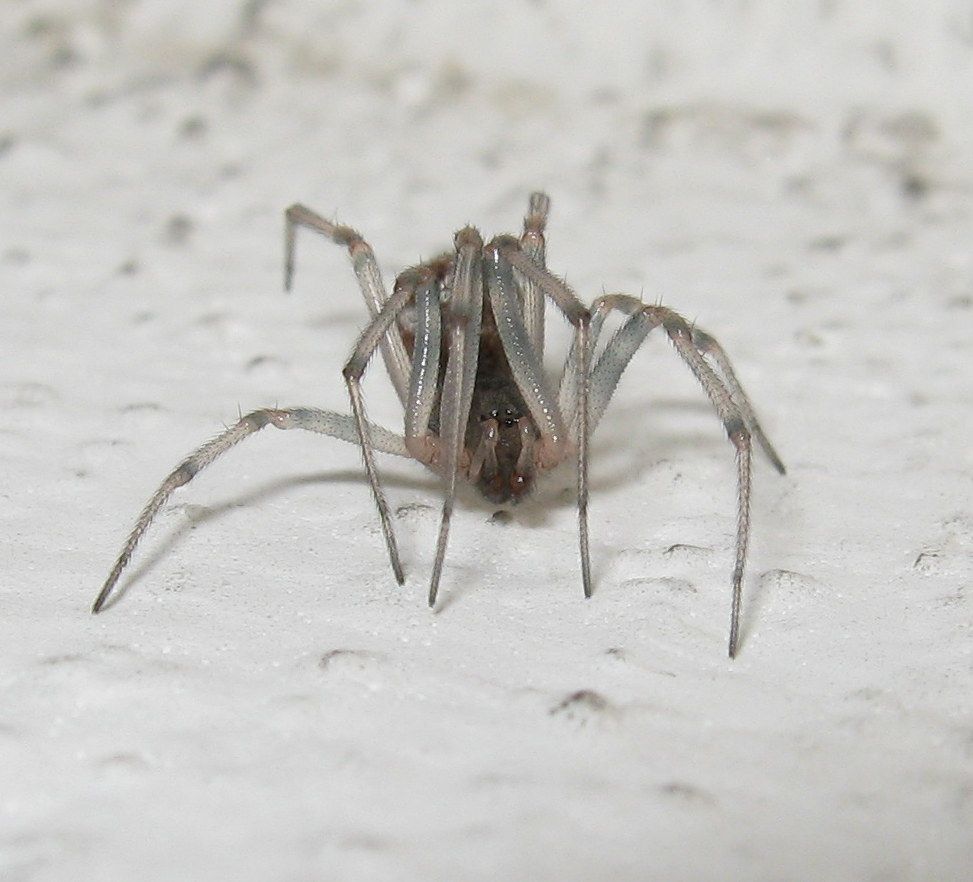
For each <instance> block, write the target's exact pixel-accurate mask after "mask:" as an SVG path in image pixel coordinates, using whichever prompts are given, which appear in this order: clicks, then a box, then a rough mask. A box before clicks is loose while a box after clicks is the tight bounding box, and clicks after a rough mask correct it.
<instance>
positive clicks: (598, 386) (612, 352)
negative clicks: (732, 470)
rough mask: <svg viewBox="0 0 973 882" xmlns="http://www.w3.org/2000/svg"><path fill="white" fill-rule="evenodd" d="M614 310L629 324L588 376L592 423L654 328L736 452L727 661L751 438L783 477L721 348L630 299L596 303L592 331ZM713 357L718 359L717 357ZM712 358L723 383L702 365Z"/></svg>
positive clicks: (671, 315)
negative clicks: (700, 392) (664, 338)
mask: <svg viewBox="0 0 973 882" xmlns="http://www.w3.org/2000/svg"><path fill="white" fill-rule="evenodd" d="M612 309H617V310H619V311H621V312H623V313H625V314H626V315H628V316H629V318H628V319H627V320H626V321H625V323H624V324H623V325H622V327H621V328H619V330H618V331H617V332H616V333H615V335H614V337H612V339H611V340H610V341H609V342H608V345H607V346H606V347H605V349H604V351H603V352H602V354H601V357H600V358H599V359H598V362H597V363H596V364H595V366H594V368H593V369H592V371H591V423H592V426H595V425H597V423H598V421H599V420H600V419H601V417H602V415H603V413H604V411H605V408H606V407H607V405H608V402H609V400H610V399H611V396H612V394H613V393H614V391H615V388H616V387H617V385H618V381H619V378H620V377H621V375H622V372H623V371H624V370H625V368H626V367H627V366H628V364H629V362H630V361H631V359H632V356H633V355H634V354H635V352H636V351H637V350H638V348H639V347H640V346H641V344H642V342H643V341H644V340H645V338H646V337H647V336H648V334H649V332H651V331H652V330H653V329H654V328H657V327H660V326H661V327H662V328H663V329H664V330H665V331H666V333H667V334H668V336H669V339H670V341H671V342H672V344H673V346H674V347H675V349H676V351H677V352H678V353H679V355H680V356H681V357H682V359H683V361H684V362H685V363H686V365H687V366H688V367H689V369H690V370H691V371H692V372H693V375H694V376H695V377H696V379H697V380H698V381H699V384H700V385H701V386H702V387H703V390H704V391H705V392H706V394H707V396H708V397H709V399H710V401H711V402H712V404H713V406H714V408H715V409H716V412H717V414H718V415H719V417H720V419H721V420H722V421H723V425H724V428H725V429H726V433H727V436H728V437H729V439H730V441H731V442H732V443H733V445H734V447H735V448H736V461H737V529H736V553H735V559H734V566H733V575H732V579H731V584H732V590H733V600H732V607H731V611H730V638H729V647H728V649H729V655H730V658H733V657H734V656H735V655H736V651H737V645H738V642H739V633H740V608H741V603H742V596H743V572H744V567H745V564H746V558H747V548H748V545H749V541H750V492H751V459H752V453H751V451H752V442H751V436H755V437H757V438H758V441H760V439H761V438H763V439H764V440H763V441H760V443H761V446H762V447H763V449H764V451H765V452H766V453H767V455H768V458H769V459H770V460H771V462H772V463H773V464H774V466H775V467H777V468H778V470H779V471H781V472H783V463H781V461H780V459H779V457H778V456H777V454H776V452H775V451H774V450H773V448H772V447H771V446H770V443H769V442H768V441H766V436H764V434H763V430H762V429H761V428H760V425H759V423H758V422H757V419H756V415H755V413H754V411H753V407H752V405H751V404H750V400H749V398H748V397H747V396H746V395H745V394H744V392H743V389H742V387H741V386H740V383H739V381H738V380H737V378H736V374H735V373H734V372H733V369H732V367H731V366H730V362H729V360H728V359H727V358H726V355H725V353H724V352H723V350H722V348H720V347H719V345H718V344H717V343H716V341H715V340H714V339H713V338H712V337H710V336H709V335H708V334H706V333H705V332H702V331H698V330H697V329H694V328H693V327H691V326H690V325H689V323H688V322H687V321H686V320H685V319H683V318H682V317H681V316H680V315H679V314H678V313H676V312H674V311H673V310H671V309H668V308H666V307H664V306H650V305H646V304H643V303H642V302H641V301H640V300H638V299H637V298H635V297H630V296H628V295H624V294H613V295H608V296H605V297H600V298H598V300H596V301H595V304H594V308H593V312H594V318H593V320H592V325H593V327H595V328H596V331H597V332H599V333H600V330H601V327H602V323H603V322H604V318H605V316H606V315H607V314H608V313H609V312H610V311H611V310H612ZM717 353H718V355H717ZM705 354H711V355H713V357H714V360H716V361H717V365H718V367H719V368H720V370H721V371H722V373H723V377H721V376H720V375H719V373H717V371H716V370H714V369H713V367H712V366H711V365H710V363H709V362H708V361H707V360H706V358H705Z"/></svg>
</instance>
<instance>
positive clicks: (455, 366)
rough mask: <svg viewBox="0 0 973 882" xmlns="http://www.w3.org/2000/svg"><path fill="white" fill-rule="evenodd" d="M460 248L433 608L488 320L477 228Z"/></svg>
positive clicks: (459, 237) (445, 396) (451, 309)
mask: <svg viewBox="0 0 973 882" xmlns="http://www.w3.org/2000/svg"><path fill="white" fill-rule="evenodd" d="M455 246H456V263H455V270H454V273H453V287H452V292H451V294H450V298H449V305H448V311H447V326H446V335H447V338H446V339H447V348H448V353H449V358H448V360H447V362H446V374H445V376H444V377H443V387H442V392H441V397H440V409H439V434H440V439H441V443H442V444H443V447H444V449H445V453H446V460H445V463H443V474H444V476H445V478H446V492H445V494H444V496H445V498H444V499H443V511H442V518H441V519H440V522H439V537H438V539H437V541H436V559H435V561H434V563H433V568H432V576H431V577H430V580H429V605H430V606H434V605H435V603H436V595H437V594H438V592H439V581H440V579H441V577H442V572H443V562H444V561H445V559H446V544H447V542H448V541H449V525H450V521H451V520H452V516H453V506H454V504H455V500H456V477H457V473H458V471H459V468H460V465H461V463H460V453H461V452H462V450H463V442H464V435H465V431H466V423H467V420H468V419H469V415H470V405H471V402H472V399H473V386H474V381H475V378H476V366H477V358H478V356H479V351H480V327H481V322H482V317H483V283H482V276H483V272H482V253H483V240H482V239H481V238H480V234H479V233H478V232H477V231H476V230H475V229H473V228H472V227H466V228H465V229H463V230H460V231H459V232H458V233H457V234H456V237H455ZM417 341H418V338H417Z"/></svg>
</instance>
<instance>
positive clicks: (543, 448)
mask: <svg viewBox="0 0 973 882" xmlns="http://www.w3.org/2000/svg"><path fill="white" fill-rule="evenodd" d="M549 206H550V200H549V199H548V197H547V196H546V195H545V194H543V193H534V194H532V195H531V197H530V202H529V206H528V210H527V216H526V218H525V219H524V232H523V235H522V236H521V237H520V239H519V240H518V239H516V238H515V237H513V236H497V237H496V238H494V239H493V240H492V241H490V242H489V243H488V244H486V245H484V243H483V239H482V238H481V237H480V234H479V233H478V232H477V230H475V229H474V228H473V227H465V228H464V229H462V230H460V231H459V232H458V233H456V235H455V238H454V249H453V251H451V252H447V253H445V254H443V255H441V256H440V257H437V258H435V259H434V260H430V261H427V262H425V263H422V264H420V265H418V266H416V267H412V268H410V269H406V270H404V271H403V272H402V273H400V274H399V276H398V278H397V279H396V280H395V287H394V288H393V289H392V294H391V296H388V295H387V293H386V289H385V286H384V284H383V283H382V278H381V274H380V272H379V268H378V264H377V262H376V260H375V256H374V253H373V252H372V249H371V247H370V246H369V245H368V243H367V242H366V241H365V240H364V239H363V238H362V237H361V235H360V234H359V233H357V232H356V231H355V230H353V229H351V228H349V227H345V226H340V225H338V224H335V223H332V222H331V221H328V220H325V219H324V218H323V217H321V216H320V215H318V214H315V213H314V212H313V211H311V210H310V209H308V208H305V207H304V206H303V205H292V206H291V207H290V208H289V209H287V213H286V234H285V243H286V264H285V287H287V288H288V289H289V288H290V285H291V279H292V277H293V271H294V245H295V237H296V232H297V228H298V227H307V228H309V229H311V230H314V231H315V232H318V233H321V234H322V235H324V236H326V237H328V238H329V239H331V241H333V242H335V243H336V244H338V245H343V246H345V247H346V248H347V249H348V251H349V253H350V255H351V259H352V263H353V266H354V271H355V275H356V276H357V277H358V283H359V285H360V287H361V291H362V294H363V295H364V298H365V303H366V304H367V306H368V309H369V312H370V313H371V316H372V317H371V321H370V322H369V323H368V326H367V327H366V328H365V330H364V331H363V332H362V333H361V336H360V337H359V338H358V342H357V343H356V344H355V347H354V349H353V350H352V353H351V357H350V358H349V359H348V362H347V363H346V364H345V367H344V371H343V374H344V378H345V383H346V384H347V387H348V394H349V396H350V398H351V409H352V412H351V414H342V413H335V412H333V411H326V410H319V409H317V408H309V407H292V408H285V409H280V408H264V409H261V410H255V411H253V412H252V413H249V414H247V415H246V416H244V417H241V418H240V420H239V421H238V422H237V423H236V424H235V425H233V426H231V427H230V428H228V429H226V430H225V431H224V432H223V433H222V434H220V435H217V436H216V437H215V438H213V439H212V440H211V441H208V442H207V443H205V444H203V445H202V446H201V447H200V448H198V449H197V450H195V451H194V452H193V453H191V454H190V455H189V456H188V457H187V458H186V459H184V460H183V461H182V462H181V463H180V464H179V465H178V466H177V467H176V468H175V469H174V470H173V471H172V472H171V473H170V475H169V476H168V477H167V478H166V479H165V481H163V483H162V486H160V487H159V489H158V490H156V492H155V494H154V495H153V496H152V498H151V499H150V500H149V502H148V504H147V505H146V506H145V508H144V509H143V510H142V512H141V514H140V515H139V517H138V520H137V521H136V523H135V527H134V529H133V530H132V532H131V534H130V535H129V537H128V539H127V540H126V542H125V544H124V546H123V547H122V550H121V553H120V554H119V555H118V559H117V560H116V561H115V565H114V567H113V568H112V571H111V573H110V575H109V576H108V579H107V581H106V582H105V584H104V587H103V588H102V589H101V592H100V593H99V594H98V598H97V600H95V603H94V607H93V608H92V612H98V611H99V610H100V609H101V608H102V607H103V606H104V605H105V603H106V602H107V600H108V598H109V597H110V596H111V594H112V591H113V590H114V588H115V585H116V583H117V582H118V579H119V576H120V575H121V573H122V571H123V570H124V569H125V567H126V565H127V564H128V562H129V560H130V558H131V556H132V553H133V552H134V550H135V547H136V545H138V543H139V540H140V539H141V538H142V535H143V534H144V533H145V531H146V529H147V528H148V526H149V525H150V524H151V523H152V520H153V519H154V518H155V516H156V514H158V512H159V509H160V508H162V506H163V505H164V504H165V502H166V500H167V499H168V498H169V496H170V495H171V494H172V492H173V491H174V490H175V489H176V488H177V487H181V486H182V485H183V484H186V483H188V482H189V481H190V480H192V478H193V477H195V475H196V474H197V473H198V472H199V471H200V470H201V469H203V468H205V467H206V466H208V465H210V464H211V463H212V462H213V461H214V460H216V459H217V458H218V457H220V456H222V455H223V454H224V453H226V452H227V451H228V450H229V449H230V448H231V447H233V446H234V445H236V444H238V443H239V442H240V441H242V440H243V439H244V438H247V437H249V436H250V435H252V434H253V433H254V432H257V431H259V430H260V429H262V428H263V427H264V426H267V425H273V426H276V427H277V428H278V429H306V430H307V431H310V432H317V433H319V434H322V435H330V436H331V437H333V438H339V439H341V440H343V441H350V442H351V443H353V444H358V445H359V446H360V447H361V450H362V454H363V458H364V462H365V471H366V473H367V475H368V481H369V484H370V485H371V489H372V495H373V496H374V498H375V503H376V505H377V507H378V514H379V518H380V519H381V523H382V531H383V533H384V535H385V544H386V547H387V548H388V554H389V559H390V560H391V564H392V571H393V573H394V574H395V578H396V580H397V581H398V582H399V584H402V583H403V582H404V580H405V577H404V575H403V571H402V564H401V562H400V560H399V552H398V548H397V546H396V542H395V535H394V533H393V530H392V519H391V515H390V512H389V505H388V502H387V501H386V499H385V494H384V492H383V491H382V485H381V482H380V480H379V477H378V471H377V469H376V466H375V455H374V452H375V451H376V450H378V451H382V452H384V453H394V454H397V455H398V456H405V457H409V458H412V459H415V460H418V461H419V462H421V463H422V464H423V465H426V466H428V467H429V468H431V469H432V470H433V471H435V472H437V473H438V474H439V475H441V476H442V477H443V481H444V485H445V488H444V489H445V501H444V503H443V510H442V518H441V521H440V529H439V539H438V544H437V548H436V557H435V561H434V564H433V569H432V577H431V579H430V583H429V605H430V606H433V605H435V602H436V594H437V591H438V589H439V581H440V576H441V575H442V569H443V562H444V560H445V557H446V543H447V539H448V536H449V524H450V518H451V515H452V511H453V504H454V499H455V496H456V484H457V481H458V480H463V481H468V482H470V483H472V484H475V485H476V487H477V489H478V490H479V491H480V492H481V493H482V494H483V495H484V496H485V497H486V498H487V499H489V500H490V501H492V502H495V503H505V502H516V501H517V500H518V499H520V498H521V497H522V496H524V494H526V493H527V492H528V491H529V490H530V489H531V487H532V486H533V483H534V478H535V476H536V475H537V474H540V473H543V472H546V471H549V470H550V469H552V468H554V467H555V466H557V465H559V464H561V463H562V462H564V461H565V460H566V459H568V458H570V457H574V458H576V459H577V481H578V491H577V492H578V497H577V498H578V522H579V533H580V545H581V581H582V584H583V587H584V593H585V596H586V597H590V596H591V566H590V562H589V555H588V515H587V510H588V482H587V473H588V441H589V437H590V435H591V433H592V431H594V429H595V427H596V426H597V425H598V423H599V422H600V420H601V417H602V414H603V413H604V411H605V408H606V406H607V405H608V402H609V400H610V399H611V397H612V394H613V393H614V391H615V387H616V386H617V384H618V381H619V378H620V377H621V374H622V372H623V371H624V370H625V368H626V367H627V366H628V363H629V361H630V360H631V358H632V356H633V355H634V354H635V352H636V350H637V349H638V348H639V346H641V344H642V341H643V340H645V338H646V336H647V335H648V333H649V332H650V331H651V330H652V329H653V328H656V327H660V326H661V327H662V328H663V329H664V330H665V332H666V333H667V334H668V336H669V339H670V340H671V341H672V344H673V346H674V347H675V349H676V351H677V352H678V353H679V355H680V356H682V359H683V361H685V363H686V364H687V365H688V367H689V369H690V370H691V371H692V372H693V374H694V375H695V376H696V379H697V380H698V381H699V383H700V385H701V386H702V387H703V389H704V391H705V392H706V394H707V395H708V396H709V398H710V401H711V402H712V403H713V406H714V407H715V408H716V411H717V413H718V414H719V417H720V419H721V420H722V421H723V426H724V428H725V430H726V433H727V435H728V436H729V438H730V441H732V442H733V445H734V447H735V448H736V462H737V528H736V556H735V562H734V566H733V576H732V587H733V600H732V607H731V616H730V639H729V654H730V657H731V658H732V657H733V656H734V655H735V654H736V650H737V644H738V635H739V625H740V602H741V593H742V582H743V569H744V563H745V560H746V554H747V543H748V540H749V535H750V481H751V478H750V464H751V438H756V440H757V442H758V443H759V445H760V446H761V448H763V450H764V452H765V453H766V455H767V457H768V458H769V459H770V461H771V462H772V463H773V465H774V466H775V468H776V469H777V471H779V472H781V473H782V474H783V472H784V465H783V463H782V462H781V460H780V458H779V457H778V456H777V454H776V453H775V452H774V449H773V447H771V445H770V442H769V441H768V440H767V437H766V436H765V435H764V433H763V431H762V429H761V428H760V424H759V423H758V422H757V417H756V415H755V413H754V410H753V407H752V406H751V404H750V400H749V398H747V396H746V394H745V393H744V391H743V389H742V387H741V386H740V383H739V381H738V380H737V377H736V374H735V373H734V371H733V368H732V367H731V365H730V362H729V359H728V358H727V357H726V355H725V353H724V352H723V349H722V348H721V347H720V345H719V344H718V343H717V342H716V341H715V340H714V339H713V338H712V337H711V336H710V335H709V334H707V333H706V332H705V331H702V330H700V329H699V328H696V327H694V326H692V325H691V324H689V323H688V322H687V321H686V320H685V319H683V318H682V317H681V316H679V315H678V314H677V313H675V312H673V311H672V310H671V309H668V308H667V307H664V306H658V305H655V306H652V305H648V304H645V303H642V302H641V301H640V300H638V299H636V298H635V297H630V296H628V295H625V294H611V295H606V296H602V297H599V298H598V299H597V300H595V301H594V303H593V304H592V306H591V309H590V310H589V309H588V308H587V307H585V305H584V304H583V303H582V302H581V301H580V300H579V299H578V298H577V296H575V294H574V292H573V291H572V290H571V289H570V288H569V287H568V286H567V284H565V283H564V282H563V281H562V280H561V279H559V278H557V277H556V276H554V275H552V274H551V273H550V272H549V271H548V270H547V268H546V266H545V259H544V251H545V242H544V229H545V226H546V224H547V214H548V209H549ZM545 297H548V298H550V299H551V301H552V302H553V303H554V305H555V306H556V307H557V309H559V310H560V311H561V312H562V313H563V314H564V316H565V318H566V319H567V320H568V321H569V322H570V323H571V324H572V325H573V327H574V338H573V342H572V345H571V348H570V351H569V354H568V357H567V361H566V363H565V366H564V371H563V373H562V375H561V379H560V381H559V383H558V391H557V393H556V394H555V391H554V384H553V383H552V382H551V380H550V378H548V377H547V376H546V374H545V371H544V367H543V362H544V303H545ZM613 310H618V311H619V312H620V313H622V314H623V316H624V317H625V318H624V320H623V323H622V324H621V326H620V327H619V328H618V330H617V331H616V332H615V333H614V335H613V336H612V337H611V338H610V339H609V340H608V341H607V343H606V344H605V345H604V347H603V348H602V350H601V353H600V355H599V356H598V358H597V359H596V360H595V359H593V355H592V353H594V352H595V350H596V347H597V344H598V340H599V337H600V335H601V333H602V329H603V326H604V322H605V319H606V318H607V316H608V315H609V314H610V313H611V312H612V311H613ZM376 349H378V350H380V351H381V353H382V357H383V359H384V360H385V366H386V368H387V369H388V373H389V377H390V378H391V381H392V385H393V386H394V387H395V391H396V393H397V394H398V396H399V400H400V401H401V402H402V406H403V408H404V409H405V427H404V433H403V435H396V434H395V433H393V432H390V431H389V430H387V429H385V428H382V427H381V426H378V425H375V424H374V423H371V422H369V421H368V420H367V419H366V418H365V408H364V403H363V399H362V392H361V381H362V377H363V375H364V373H365V368H366V366H367V364H368V361H369V359H370V358H371V357H372V355H374V353H375V350H376ZM707 357H708V358H709V359H711V361H710V360H708V358H707ZM592 362H593V363H592Z"/></svg>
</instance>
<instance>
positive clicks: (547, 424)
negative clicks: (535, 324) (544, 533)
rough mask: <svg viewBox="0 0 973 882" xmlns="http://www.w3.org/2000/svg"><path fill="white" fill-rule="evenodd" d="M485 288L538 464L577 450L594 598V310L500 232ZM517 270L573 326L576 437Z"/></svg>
mask: <svg viewBox="0 0 973 882" xmlns="http://www.w3.org/2000/svg"><path fill="white" fill-rule="evenodd" d="M486 252H487V260H486V263H487V271H486V276H487V290H488V293H489V296H490V303H491V305H492V308H493V313H494V315H495V316H496V321H497V330H498V332H499V334H500V339H501V341H502V343H503V348H504V352H505V353H506V355H507V360H508V362H509V363H510V369H511V372H512V373H513V376H514V380H515V382H516V383H517V388H518V389H519V390H520V392H521V394H522V395H523V397H524V401H525V403H526V404H527V406H528V408H529V409H530V412H531V415H532V416H533V418H534V422H535V423H536V425H537V427H538V429H539V431H540V433H541V437H540V439H539V442H538V444H537V448H536V452H535V463H536V465H537V467H538V468H540V469H542V470H544V469H550V468H553V467H554V466H556V465H558V464H559V463H561V462H563V460H564V459H565V458H566V457H567V456H568V455H569V454H570V452H571V450H572V447H576V449H577V457H578V460H577V479H578V538H579V551H580V556H581V583H582V587H583V589H584V595H585V597H590V596H591V591H592V587H591V586H592V582H591V555H590V551H589V548H590V541H589V532H588V436H589V431H588V388H589V385H588V360H589V357H590V352H591V350H590V346H589V339H588V329H589V324H590V322H591V313H590V312H589V311H588V308H587V307H586V306H585V305H584V304H583V303H582V302H581V301H580V300H579V299H578V298H577V296H576V295H575V293H574V292H573V291H572V290H571V289H570V288H569V287H568V286H567V284H565V283H564V282H563V281H562V280H561V279H558V278H557V277H556V276H554V275H553V274H551V273H550V272H548V271H547V270H546V269H544V268H542V267H540V266H538V265H537V264H536V263H534V262H533V260H532V259H531V257H530V256H529V255H528V254H526V253H524V251H522V250H521V246H520V243H518V242H517V240H516V239H514V238H513V237H511V236H497V237H496V238H494V239H493V240H492V242H491V243H490V245H488V246H487V249H486ZM515 272H519V273H520V274H521V275H522V276H523V277H524V278H526V279H527V280H528V281H529V282H530V283H531V285H533V286H535V287H536V288H537V289H538V290H539V291H541V292H542V293H543V294H544V295H546V296H547V297H549V298H550V299H551V301H552V302H553V303H554V305H555V306H556V307H557V308H558V309H559V310H560V311H561V312H562V313H563V314H564V316H565V318H567V320H568V321H569V322H571V324H572V325H574V329H575V339H574V344H573V345H574V348H575V350H576V352H577V353H578V354H579V357H578V368H577V369H578V373H579V376H580V380H579V382H578V389H579V392H578V405H577V414H578V420H577V433H576V435H575V437H574V438H573V439H572V438H571V437H570V436H569V433H568V428H567V426H566V424H565V421H564V417H563V415H562V413H561V410H560V407H559V406H558V401H557V396H556V395H555V394H554V392H553V390H552V389H551V387H550V383H549V382H548V379H547V376H546V374H545V372H544V365H543V353H542V351H541V352H538V351H537V350H536V349H535V348H534V347H533V346H532V345H531V341H530V337H529V334H528V331H527V328H526V327H525V325H524V322H523V320H522V318H521V314H520V310H519V309H518V304H519V297H518V294H517V290H518V289H517V284H516V277H515V275H514V273H515Z"/></svg>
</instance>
